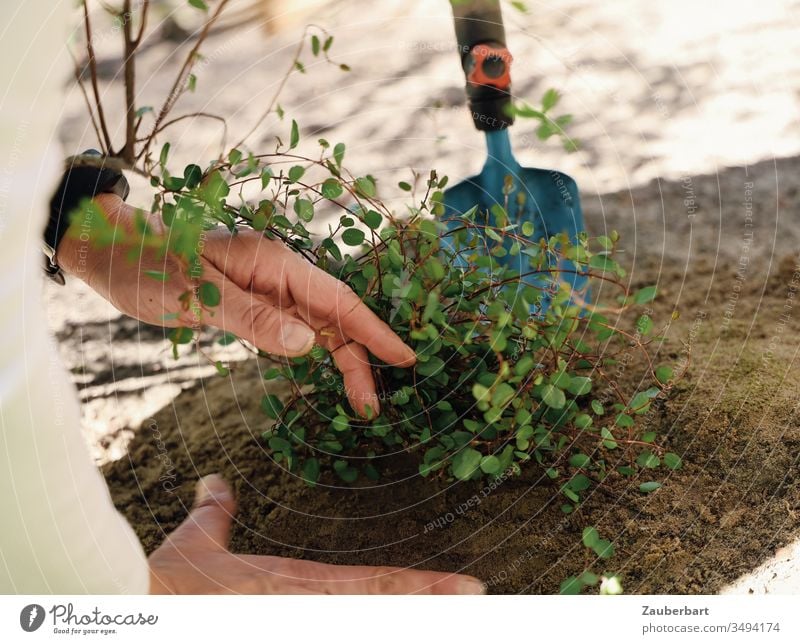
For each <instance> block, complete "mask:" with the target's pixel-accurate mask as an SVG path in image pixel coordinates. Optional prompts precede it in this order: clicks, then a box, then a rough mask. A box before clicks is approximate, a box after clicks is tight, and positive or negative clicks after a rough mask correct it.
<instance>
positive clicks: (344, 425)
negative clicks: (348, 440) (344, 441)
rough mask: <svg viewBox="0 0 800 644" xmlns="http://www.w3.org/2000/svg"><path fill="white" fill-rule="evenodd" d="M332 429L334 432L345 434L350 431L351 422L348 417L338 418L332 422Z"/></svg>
mask: <svg viewBox="0 0 800 644" xmlns="http://www.w3.org/2000/svg"><path fill="white" fill-rule="evenodd" d="M331 427H332V428H333V430H334V431H337V432H343V431H345V430H347V429H350V421H349V420H348V418H347V416H336V417H334V419H333V420H332V421H331Z"/></svg>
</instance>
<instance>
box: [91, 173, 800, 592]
mask: <svg viewBox="0 0 800 644" xmlns="http://www.w3.org/2000/svg"><path fill="white" fill-rule="evenodd" d="M767 171H769V168H767ZM751 172H752V169H751ZM738 176H739V174H736V176H735V177H734V178H733V179H731V178H730V176H728V178H727V179H726V178H725V177H723V178H722V179H721V178H720V177H716V178H714V180H713V181H704V182H701V181H700V180H695V182H694V183H693V185H692V190H693V192H695V191H696V194H695V197H696V198H697V199H699V200H701V201H702V200H703V199H704V198H705V197H704V195H706V196H708V195H710V196H708V199H711V198H713V197H714V196H715V195H718V194H720V192H719V188H718V186H717V187H716V188H715V183H714V182H717V184H718V183H719V182H720V181H722V183H723V184H724V183H725V181H726V180H730V181H734V184H735V185H736V191H739V190H740V188H741V185H742V183H741V181H740V178H741V177H739V178H736V177H738ZM766 176H767V177H768V176H769V172H767V173H766ZM773 180H774V179H773ZM766 181H767V180H766V179H765V180H764V181H762V183H761V184H759V185H760V186H761V187H762V188H763V191H764V192H763V194H764V195H769V194H772V195H773V197H772V198H773V199H775V197H774V194H775V193H774V187H773V188H772V192H771V193H770V187H769V185H767V184H766V183H765V182H766ZM734 184H732V185H734ZM704 187H705V188H708V190H705V188H704ZM686 190H687V187H686V185H685V182H683V183H681V182H677V183H675V184H673V185H671V186H667V187H665V186H663V185H660V186H659V187H658V191H659V194H660V195H661V197H660V198H661V200H662V203H661V205H660V207H661V209H662V211H661V212H680V211H681V210H683V211H684V215H685V214H686V210H685V209H686V206H685V204H684V203H683V202H684V199H685V197H686ZM715 190H716V192H715ZM729 192H733V190H731V191H729ZM721 194H725V193H724V192H723V193H721ZM665 195H666V196H665ZM652 197H653V195H652V194H651V195H649V196H648V197H647V200H646V203H648V204H654V203H655V200H654V199H653V198H652ZM643 199H644V196H643V195H642V194H641V193H639V194H638V195H637V194H633V195H630V194H628V195H617V196H616V197H613V196H612V197H606V198H605V199H604V200H603V203H596V202H595V201H592V200H590V201H589V203H587V212H588V214H589V221H595V222H598V221H606V220H604V219H602V215H601V214H598V213H601V212H604V211H603V210H602V208H603V206H605V207H606V208H607V207H608V205H609V203H613V204H615V208H616V210H617V212H618V215H617V216H618V217H619V221H615V222H614V223H615V224H619V226H617V227H619V228H621V229H623V230H622V232H623V239H625V238H626V237H625V234H631V236H629V237H627V239H632V240H636V239H639V240H640V241H641V239H643V237H642V234H643V227H647V226H649V230H650V232H649V233H648V236H645V237H644V239H645V241H647V243H648V244H649V246H648V251H649V254H646V259H642V257H643V256H645V253H643V252H640V254H639V258H638V259H636V261H635V271H634V272H632V276H633V277H634V282H635V284H636V285H644V284H647V283H655V282H658V284H659V287H660V297H659V299H658V300H657V301H656V302H655V304H654V306H653V309H654V311H653V314H652V317H653V319H654V320H656V322H657V324H658V322H663V321H668V320H669V319H670V315H671V314H672V312H673V310H679V312H680V317H679V318H678V319H677V320H676V321H674V322H672V323H671V325H670V326H669V329H668V331H667V333H666V337H667V339H666V340H665V342H664V343H663V345H662V346H661V347H660V349H659V361H668V360H671V361H673V362H675V361H678V360H680V359H681V356H685V354H686V346H687V344H690V345H691V367H690V370H689V372H688V375H687V377H686V378H685V379H684V380H682V381H681V382H680V383H678V384H677V385H676V387H675V388H674V389H673V390H672V392H671V394H670V396H669V398H668V399H667V400H665V401H664V402H663V404H661V405H660V406H659V407H658V412H657V413H656V414H651V415H649V417H648V418H649V422H650V423H651V424H652V425H653V429H655V430H656V431H658V433H659V436H660V437H661V438H660V439H659V440H660V442H661V443H662V444H663V445H665V446H666V447H668V448H669V449H670V451H674V452H676V453H678V454H680V455H681V456H682V457H683V461H684V467H683V468H682V469H681V470H679V471H676V472H669V473H667V472H664V473H661V472H659V477H660V478H662V480H663V481H664V486H663V487H662V488H661V489H659V490H657V491H656V492H654V493H652V494H649V495H643V494H642V493H640V492H639V489H638V482H636V483H630V484H628V485H627V486H624V485H622V486H621V487H617V488H615V489H614V490H612V491H605V492H604V491H596V492H594V493H593V494H592V495H591V496H590V497H589V498H588V499H587V500H586V502H585V503H584V504H583V506H582V508H581V510H580V511H579V512H578V513H576V514H573V515H569V516H566V515H564V514H563V513H562V512H561V510H560V509H559V506H560V505H561V499H560V497H559V495H558V494H557V489H556V488H555V487H554V486H553V485H551V484H550V483H548V482H547V479H546V478H544V477H543V476H542V472H541V471H540V470H539V469H538V468H537V467H536V466H534V465H532V466H530V467H528V468H527V469H526V470H525V471H524V472H523V475H522V476H521V477H518V478H510V479H507V480H505V481H503V482H502V483H499V484H497V485H495V486H491V487H486V485H485V483H461V482H458V483H455V484H452V485H440V484H436V483H433V482H431V481H429V480H427V479H422V478H420V477H419V476H418V475H416V463H415V461H414V459H413V458H411V457H410V456H407V455H406V456H398V457H392V458H391V459H386V462H385V463H384V465H383V478H382V479H381V480H380V481H379V482H378V483H377V484H374V485H371V486H369V487H346V486H337V485H333V486H325V485H319V486H317V487H316V488H313V489H312V488H309V487H307V486H306V485H304V484H303V483H302V482H301V481H299V480H298V479H296V478H295V477H293V476H292V475H291V474H289V473H287V472H286V471H284V470H283V468H282V467H281V466H280V464H276V463H274V462H273V461H272V460H271V459H270V457H269V455H268V454H267V452H266V451H265V445H264V442H263V440H262V439H261V433H262V432H263V431H264V429H265V428H266V427H267V420H266V418H265V417H264V416H263V414H262V412H261V411H260V410H259V402H260V399H261V397H262V395H263V394H264V393H265V391H266V390H267V389H266V387H267V383H265V382H263V381H262V380H261V378H260V376H259V374H260V372H261V371H262V370H263V369H264V368H265V366H266V365H264V364H258V361H257V360H255V359H254V360H252V361H248V362H246V363H242V364H240V365H238V366H236V367H235V368H234V369H233V370H232V372H231V374H230V376H229V377H226V378H210V379H206V380H203V381H201V383H200V384H199V385H198V386H196V387H194V388H191V389H188V390H186V391H184V392H183V393H181V394H180V395H179V396H178V397H177V398H176V399H175V401H174V403H173V404H172V406H171V407H168V408H165V409H163V410H161V411H160V412H159V413H158V414H156V415H155V416H154V417H153V418H152V419H150V420H148V421H146V422H145V423H144V424H143V426H142V428H141V429H140V430H138V432H137V433H136V436H135V437H134V438H133V440H132V442H131V444H130V446H129V451H128V455H127V456H125V457H123V458H122V459H120V460H118V461H116V462H115V463H112V464H110V465H109V466H108V467H107V468H106V471H105V474H106V478H107V480H108V483H109V486H110V488H111V491H112V495H113V498H114V501H115V503H116V505H117V506H118V508H119V509H120V511H122V512H123V513H124V514H125V515H126V516H127V518H128V519H129V520H130V522H131V523H132V524H133V525H134V527H135V529H136V531H137V533H138V534H139V536H140V537H141V539H142V540H143V542H144V544H145V546H146V548H147V549H148V550H152V549H153V548H155V547H156V546H158V544H159V543H160V542H161V541H162V539H163V537H164V535H165V533H167V532H169V531H170V530H172V529H173V528H174V527H175V526H176V525H178V523H179V522H180V521H181V520H182V519H183V518H184V517H185V516H186V513H187V509H188V505H189V504H190V502H191V497H192V493H193V484H194V482H195V481H196V480H197V478H198V477H199V476H202V475H204V474H208V473H211V472H220V473H221V474H223V475H224V476H225V477H226V478H227V479H228V480H229V481H230V482H231V483H232V485H233V487H234V488H235V491H236V493H237V496H238V499H239V508H240V509H239V515H238V517H237V521H236V524H235V527H234V531H233V537H232V549H233V550H234V551H235V552H250V553H261V554H273V555H283V556H289V557H299V558H308V559H313V560H316V561H323V562H329V563H339V564H374V565H397V566H417V567H424V568H429V569H436V570H448V571H458V572H465V573H469V574H472V575H475V576H477V577H479V578H481V579H483V580H485V581H486V582H488V584H489V587H490V592H498V593H552V592H557V591H558V587H559V583H560V582H561V581H562V580H563V579H564V578H565V577H567V576H569V575H572V574H576V573H579V572H581V571H582V570H583V569H584V568H585V567H592V566H594V568H595V569H600V570H602V568H603V565H602V564H601V563H597V562H595V561H593V559H592V557H589V555H588V554H587V550H586V549H585V548H583V546H582V545H581V529H582V528H583V527H584V526H586V525H595V526H596V527H597V528H598V529H599V530H600V532H601V534H602V535H603V536H605V537H607V538H609V539H611V540H612V541H613V542H614V545H615V546H616V551H617V554H616V556H615V558H614V559H612V560H611V561H610V562H609V563H608V564H607V565H608V567H609V569H611V570H614V571H616V572H619V573H621V574H622V575H623V581H624V586H625V590H626V592H628V593H712V592H715V591H717V590H719V589H720V588H722V587H723V586H724V585H726V584H727V583H730V582H731V581H733V580H734V579H736V578H737V577H738V576H739V575H741V574H743V573H745V572H747V571H749V570H752V569H753V568H754V567H755V566H757V565H758V564H759V563H760V562H762V561H764V560H765V559H766V558H767V557H769V556H770V555H771V554H772V553H774V551H775V550H776V549H777V548H779V547H780V546H782V545H784V544H786V543H788V542H789V541H790V540H791V539H793V538H796V537H797V536H798V534H800V529H799V525H800V524H798V512H800V486H799V485H798V480H799V479H800V476H799V475H800V461H799V460H798V454H800V413H798V410H797V392H798V391H800V372H799V371H798V369H797V368H796V361H797V341H796V338H797V337H798V336H797V334H798V332H800V319H798V317H799V316H798V315H797V311H795V309H796V307H797V306H798V300H797V290H799V289H800V274H798V270H800V268H799V267H798V261H799V260H798V258H797V257H794V256H790V255H784V256H782V257H779V258H777V259H776V260H774V261H771V260H770V258H771V257H772V255H771V254H770V253H764V254H761V255H760V256H759V255H758V254H756V253H755V252H753V249H755V248H758V249H763V248H765V247H767V248H768V247H769V245H768V244H766V243H765V240H764V239H763V238H760V239H759V238H757V239H756V242H754V244H755V245H751V244H749V242H747V240H748V239H749V238H748V236H747V235H746V233H747V228H746V227H745V228H742V225H743V224H742V222H743V221H746V217H747V213H746V211H740V210H739V208H740V203H736V204H735V208H734V209H735V210H736V212H738V213H739V214H738V215H737V216H736V219H735V220H731V219H728V220H725V219H717V218H716V217H717V211H718V212H719V213H722V212H723V211H726V209H727V206H726V205H725V204H715V203H709V201H705V202H704V203H703V204H701V205H700V206H697V207H699V208H701V212H706V213H707V214H708V216H707V219H706V220H705V221H706V222H711V223H709V225H708V226H707V227H706V229H701V228H699V227H698V230H699V231H700V233H701V234H699V235H698V233H697V231H696V233H695V238H694V242H692V241H691V239H692V238H691V236H690V237H689V239H690V241H689V242H686V243H687V244H688V245H686V246H685V247H681V244H682V243H684V242H685V240H686V237H685V236H684V235H685V234H686V231H685V230H683V229H682V228H681V225H670V226H669V227H667V226H663V227H660V226H659V225H658V218H655V219H653V220H652V221H651V220H648V218H647V212H644V213H642V211H641V209H640V210H639V211H638V214H639V220H638V223H639V226H640V228H639V229H638V233H639V237H638V238H637V237H636V236H635V228H634V227H635V226H636V222H637V220H636V219H635V218H634V217H631V219H630V220H629V221H627V223H626V221H625V220H624V216H625V209H626V208H628V209H630V210H631V211H633V205H634V204H637V203H642V201H643ZM765 199H767V196H765ZM664 200H666V201H664ZM734 201H736V200H734ZM626 203H627V206H626V205H625V204H626ZM764 204H765V201H761V202H760V207H764V208H768V206H769V203H767V205H766V206H765V205H764ZM715 205H716V206H718V208H717V209H716V211H715ZM694 207H695V206H694V205H692V208H694ZM703 208H704V209H705V210H702V209H703ZM742 213H744V214H742ZM689 214H694V212H693V211H692V212H690V213H689ZM743 217H745V219H743ZM648 221H649V223H648ZM681 221H684V222H685V218H684V219H681ZM702 221H703V220H702V219H701V220H698V224H700V223H702ZM768 224H769V221H768V219H767V220H764V219H762V222H761V223H760V224H757V225H756V229H757V230H758V229H762V230H763V229H766V230H768V232H770V233H771V234H772V235H774V234H775V232H774V231H770V230H769V226H768ZM726 226H727V228H726ZM731 226H732V227H733V229H734V232H733V233H731V230H730V227H731ZM626 227H627V228H628V229H629V230H627V231H626V230H625V228H626ZM632 228H633V229H634V230H630V229H632ZM743 231H744V233H743ZM659 234H661V238H659ZM726 235H727V236H729V237H731V239H729V240H728V241H727V242H726V241H725V236H726ZM773 239H775V237H773ZM682 240H684V241H682ZM720 240H722V243H720ZM714 242H716V244H715V243H714ZM692 243H694V244H695V247H694V248H695V250H696V249H697V248H699V250H700V252H696V253H695V252H689V247H691V246H692ZM715 246H716V249H715ZM654 248H655V249H656V250H655V251H654V250H653V249H654ZM720 248H727V249H729V250H730V249H733V252H732V253H731V252H729V253H727V254H724V253H722V252H720V251H719V249H720ZM772 248H773V249H774V248H775V245H774V244H773V246H772ZM634 250H635V244H634ZM656 251H657V252H656ZM683 251H686V256H684V257H683V260H682V261H680V262H678V261H675V260H677V258H678V257H680V256H681V254H682V252H683ZM745 252H746V253H747V256H746V257H745V255H744V254H743V253H745ZM737 253H738V254H739V256H738V257H737V256H736V255H737ZM635 255H636V254H635V253H634V257H635ZM745 260H746V261H745ZM665 266H667V267H668V268H665ZM672 267H675V268H672ZM630 371H631V372H635V371H637V370H636V369H635V368H631V369H630ZM631 377H633V373H631ZM269 386H270V387H274V386H275V385H274V384H270V385H269ZM362 485H363V484H362Z"/></svg>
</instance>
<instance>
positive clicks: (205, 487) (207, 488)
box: [150, 474, 485, 595]
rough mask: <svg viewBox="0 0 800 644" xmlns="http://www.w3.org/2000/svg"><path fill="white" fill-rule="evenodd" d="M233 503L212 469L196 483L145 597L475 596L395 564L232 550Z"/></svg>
mask: <svg viewBox="0 0 800 644" xmlns="http://www.w3.org/2000/svg"><path fill="white" fill-rule="evenodd" d="M235 512H236V503H235V501H234V498H233V494H232V493H231V490H230V488H229V487H228V485H227V484H226V483H225V481H223V480H222V479H221V478H220V477H219V476H217V475H215V474H212V475H210V476H206V477H204V478H203V479H201V480H200V481H199V482H198V484H197V494H196V498H195V503H194V507H193V509H192V511H191V513H190V514H189V517H188V518H187V519H186V520H185V521H184V522H183V523H182V524H181V525H180V526H178V528H177V530H175V531H174V532H173V533H172V534H170V535H169V536H168V537H167V539H166V541H165V542H164V543H163V544H162V545H161V547H159V548H158V549H157V550H156V551H155V552H153V554H151V555H150V593H151V594H165V593H166V594H205V593H220V594H221V593H226V594H227V593H241V594H248V595H251V594H280V595H295V594H337V595H340V594H351V595H353V594H361V595H390V594H392V595H400V594H420V595H476V594H481V593H483V592H485V587H484V586H483V584H482V583H481V582H480V581H478V580H477V579H475V578H473V577H467V576H465V575H455V574H451V573H440V572H428V571H423V570H413V569H402V568H371V567H367V566H331V565H327V564H320V563H314V562H310V561H302V560H297V559H285V558H282V557H265V556H257V555H235V554H233V553H232V552H230V551H229V550H228V548H227V544H228V539H229V536H230V528H231V522H232V520H233V515H234V513H235Z"/></svg>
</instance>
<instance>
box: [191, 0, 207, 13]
mask: <svg viewBox="0 0 800 644" xmlns="http://www.w3.org/2000/svg"><path fill="white" fill-rule="evenodd" d="M189 4H190V5H192V6H193V7H194V8H195V9H200V10H201V11H208V5H207V4H206V3H205V2H203V0H189Z"/></svg>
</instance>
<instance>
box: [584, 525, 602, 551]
mask: <svg viewBox="0 0 800 644" xmlns="http://www.w3.org/2000/svg"><path fill="white" fill-rule="evenodd" d="M582 538H583V545H584V546H586V547H587V548H594V547H595V545H597V542H598V541H599V540H600V533H599V532H598V531H597V528H594V527H592V526H587V527H586V528H584V529H583V537H582Z"/></svg>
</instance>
